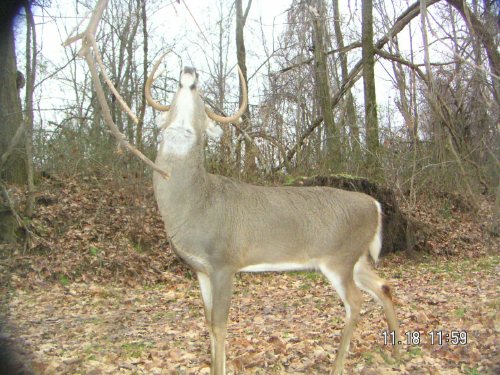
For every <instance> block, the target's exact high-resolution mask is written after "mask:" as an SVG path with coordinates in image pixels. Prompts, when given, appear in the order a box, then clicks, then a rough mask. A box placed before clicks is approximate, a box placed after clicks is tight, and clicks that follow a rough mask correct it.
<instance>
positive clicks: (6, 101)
mask: <svg viewBox="0 0 500 375" xmlns="http://www.w3.org/2000/svg"><path fill="white" fill-rule="evenodd" d="M0 67H1V68H0V82H1V83H2V88H1V90H0V155H3V154H4V153H5V152H6V151H7V150H8V148H9V145H10V142H11V140H12V138H13V137H14V135H15V134H16V131H17V129H18V128H19V126H21V124H22V121H23V117H22V108H21V99H20V98H19V92H18V89H20V88H21V87H18V85H17V78H18V72H17V66H16V52H15V46H14V31H13V25H12V24H11V23H10V22H5V23H4V24H2V25H0ZM19 74H20V73H19ZM21 77H22V75H20V76H19V78H21ZM21 81H22V83H24V77H22V79H20V80H19V82H20V83H21ZM25 158H26V152H25V150H24V143H19V144H18V145H17V146H16V147H14V149H13V150H12V152H11V155H10V158H9V160H7V161H6V163H5V165H4V168H3V169H2V170H1V171H0V177H1V178H2V179H3V180H4V181H7V182H14V183H18V184H24V183H25V182H26V179H27V174H26V160H25Z"/></svg>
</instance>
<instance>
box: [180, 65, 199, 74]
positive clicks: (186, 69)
mask: <svg viewBox="0 0 500 375" xmlns="http://www.w3.org/2000/svg"><path fill="white" fill-rule="evenodd" d="M182 73H184V74H192V75H194V76H195V75H196V68H192V67H190V66H185V67H184V70H183V71H182Z"/></svg>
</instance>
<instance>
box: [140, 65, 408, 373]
mask: <svg viewBox="0 0 500 375" xmlns="http://www.w3.org/2000/svg"><path fill="white" fill-rule="evenodd" d="M156 66H157V65H156ZM153 74H154V73H153ZM151 76H152V75H151ZM240 77H241V74H240ZM151 83H152V79H151V78H150V79H148V85H147V87H146V91H147V92H148V95H147V97H148V98H149V99H148V100H149V101H150V103H152V104H153V105H155V108H157V109H161V110H169V112H168V115H167V117H166V120H165V123H164V124H163V126H162V129H163V130H162V133H163V141H162V143H161V146H160V150H159V152H158V156H157V159H156V164H157V166H158V167H159V168H160V169H161V170H164V171H166V172H167V173H168V175H169V176H170V178H168V179H166V178H164V177H163V176H161V175H160V174H159V173H156V172H155V174H154V190H155V196H156V200H157V202H158V207H159V209H160V212H161V215H162V217H163V220H164V223H165V228H166V230H167V233H168V235H169V237H170V241H171V244H172V246H173V249H174V251H175V252H176V254H177V255H178V256H179V257H180V258H181V259H182V260H183V261H184V262H186V263H187V264H188V265H189V266H190V267H191V268H192V269H193V270H194V272H196V274H197V276H198V280H199V283H200V287H201V294H202V298H203V304H204V308H205V316H206V319H207V323H208V329H209V332H210V337H211V348H212V367H211V373H212V374H216V375H221V374H225V347H224V346H225V344H224V343H225V337H226V325H227V317H228V313H229V305H230V300H231V294H232V289H233V278H234V275H235V274H236V273H237V272H242V271H248V272H257V271H287V270H302V269H312V270H319V271H321V272H323V274H325V276H326V277H327V278H328V279H329V280H330V282H331V283H332V285H333V287H334V288H335V289H336V291H337V292H338V294H339V296H340V297H341V299H342V301H343V303H344V305H345V308H346V313H347V314H346V325H345V328H344V331H343V334H342V339H341V342H340V346H339V350H338V353H337V357H336V359H335V363H334V365H333V374H337V375H338V374H340V373H341V372H342V368H343V362H344V358H345V356H346V353H347V351H348V347H349V343H350V340H351V337H352V334H353V331H354V328H355V325H356V322H357V320H358V318H359V311H360V306H361V301H362V299H361V293H360V290H359V289H363V290H366V291H367V292H368V293H370V295H372V296H373V297H374V298H375V299H376V300H377V301H378V302H379V303H380V304H381V305H382V306H383V308H384V311H385V314H386V318H387V321H388V325H389V330H390V331H394V332H395V337H396V342H398V341H399V340H400V338H399V326H398V322H397V320H396V315H395V312H394V308H393V304H392V300H391V295H390V291H389V287H388V285H387V283H386V282H385V281H384V280H382V279H381V278H379V277H378V276H377V275H376V274H375V272H374V271H373V270H372V267H371V266H370V263H369V260H368V257H369V256H371V257H372V258H373V260H374V261H376V260H377V259H378V257H379V253H380V248H381V229H382V224H381V222H382V220H381V209H380V204H379V203H378V202H377V201H375V200H374V199H373V198H371V197H369V196H368V195H365V194H361V193H355V192H347V191H343V190H338V189H332V188H327V187H262V186H253V185H249V184H246V183H242V182H238V181H235V180H232V179H229V178H225V177H222V176H216V175H212V174H209V173H207V172H206V171H205V168H204V164H203V161H204V157H203V152H204V151H203V147H204V136H205V134H207V135H208V136H209V137H215V138H217V137H219V136H220V135H221V134H222V130H221V128H220V127H219V126H218V125H216V124H214V123H213V122H212V121H210V119H209V117H208V116H207V113H206V111H205V106H204V104H203V101H202V99H201V97H200V95H199V93H198V91H197V84H198V75H197V73H196V71H195V70H194V69H193V68H184V70H183V72H182V74H181V77H180V87H179V89H178V91H177V93H176V95H175V97H174V99H173V102H172V104H171V106H161V105H159V104H157V103H156V102H154V101H153V100H152V98H151V95H150V87H151ZM243 92H244V96H245V97H246V87H245V85H244V82H243ZM245 106H246V102H245V103H244V105H242V106H241V108H240V109H239V111H238V112H237V114H235V115H234V116H231V117H229V118H223V117H217V115H214V114H210V117H212V118H215V119H217V120H218V121H224V122H228V121H229V122H231V121H235V119H237V118H238V117H239V116H240V115H241V113H243V112H244V110H245ZM397 348H398V346H396V347H395V349H396V351H397Z"/></svg>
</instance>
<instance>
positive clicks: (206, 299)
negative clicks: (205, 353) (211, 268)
mask: <svg viewBox="0 0 500 375" xmlns="http://www.w3.org/2000/svg"><path fill="white" fill-rule="evenodd" d="M196 275H197V276H198V282H199V283H200V290H201V298H202V300H203V309H204V310H205V320H206V321H207V327H208V333H209V334H210V352H211V357H210V358H211V363H214V362H215V337H214V333H213V331H212V283H211V281H210V278H209V277H208V275H206V274H204V273H201V272H198V273H197V274H196Z"/></svg>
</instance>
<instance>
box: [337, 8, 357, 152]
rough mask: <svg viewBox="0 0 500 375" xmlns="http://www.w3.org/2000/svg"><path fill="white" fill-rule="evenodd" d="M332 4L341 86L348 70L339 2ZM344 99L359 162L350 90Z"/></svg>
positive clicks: (351, 142)
mask: <svg viewBox="0 0 500 375" xmlns="http://www.w3.org/2000/svg"><path fill="white" fill-rule="evenodd" d="M332 4H333V26H334V29H335V40H336V42H337V48H338V49H339V50H340V52H339V59H340V71H341V81H342V85H345V84H346V82H347V77H348V75H349V70H348V69H347V52H345V51H344V37H343V35H342V28H341V23H340V10H339V1H338V0H332ZM345 95H346V98H345V106H346V108H345V114H346V116H345V121H346V122H347V126H348V127H349V138H350V144H351V149H352V151H353V154H354V158H355V159H356V160H359V158H360V157H361V147H360V146H361V143H360V138H359V127H358V120H357V116H356V107H355V106H354V97H353V95H352V92H351V89H350V88H349V89H347V91H346V94H345Z"/></svg>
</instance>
